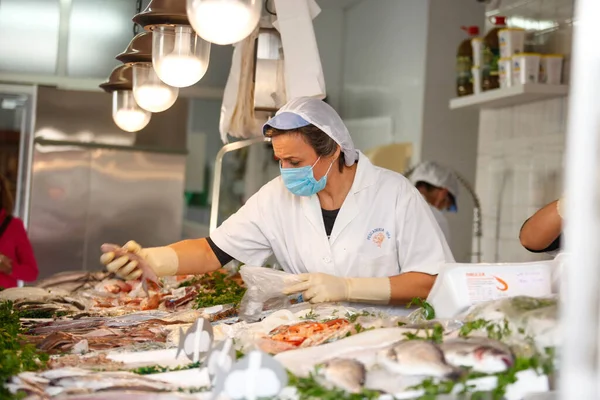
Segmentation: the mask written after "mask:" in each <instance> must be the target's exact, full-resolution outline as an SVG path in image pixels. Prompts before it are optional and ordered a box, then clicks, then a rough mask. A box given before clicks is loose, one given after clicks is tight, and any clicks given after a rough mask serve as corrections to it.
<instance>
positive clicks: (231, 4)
mask: <svg viewBox="0 0 600 400" xmlns="http://www.w3.org/2000/svg"><path fill="white" fill-rule="evenodd" d="M261 10H262V0H187V15H188V19H189V20H190V24H191V25H192V27H193V28H194V30H195V31H196V33H198V35H199V36H200V37H201V38H203V39H204V40H208V41H209V42H212V43H216V44H221V45H223V44H233V43H237V42H239V41H241V40H242V39H244V38H245V37H247V36H248V35H250V34H251V33H252V31H253V30H254V29H255V28H256V26H257V25H258V21H259V19H260V13H261Z"/></svg>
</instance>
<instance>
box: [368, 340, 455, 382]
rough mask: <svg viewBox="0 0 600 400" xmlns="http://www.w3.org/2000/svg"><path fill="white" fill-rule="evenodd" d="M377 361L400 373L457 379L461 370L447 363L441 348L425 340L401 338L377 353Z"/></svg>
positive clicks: (391, 370) (386, 367) (393, 371)
mask: <svg viewBox="0 0 600 400" xmlns="http://www.w3.org/2000/svg"><path fill="white" fill-rule="evenodd" d="M377 361H378V363H379V364H380V365H381V366H383V367H384V368H385V369H387V370H388V371H389V372H392V373H396V374H400V375H418V376H431V377H436V378H447V379H457V378H458V377H460V375H461V370H460V369H459V368H456V367H454V366H452V365H449V364H448V363H447V362H446V359H445V358H444V353H443V352H442V350H441V349H440V348H439V347H438V346H437V345H436V344H435V343H432V342H428V341H425V340H403V341H401V342H398V343H396V344H394V345H392V346H391V347H389V348H387V349H384V350H381V351H380V352H379V353H378V354H377Z"/></svg>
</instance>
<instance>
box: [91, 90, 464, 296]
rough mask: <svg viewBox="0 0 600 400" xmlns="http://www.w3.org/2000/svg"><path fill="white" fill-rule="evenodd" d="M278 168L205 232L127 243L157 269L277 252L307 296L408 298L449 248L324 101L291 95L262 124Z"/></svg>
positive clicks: (115, 265)
mask: <svg viewBox="0 0 600 400" xmlns="http://www.w3.org/2000/svg"><path fill="white" fill-rule="evenodd" d="M263 134H264V135H265V136H267V137H270V138H271V140H272V142H271V143H272V144H273V149H274V153H275V156H276V157H277V158H278V159H279V160H280V171H281V176H279V177H277V178H275V179H274V180H272V181H271V182H269V183H267V184H266V185H265V186H263V187H262V188H261V189H260V190H259V191H258V192H257V193H256V194H255V195H254V196H252V197H251V198H250V199H249V200H248V201H247V202H246V204H244V206H243V207H242V208H240V210H239V211H238V212H237V213H235V214H234V215H232V216H231V217H229V219H227V220H226V221H225V222H223V224H222V225H221V226H219V227H218V228H217V229H216V230H215V231H214V232H212V233H211V235H210V237H208V238H203V239H196V240H186V241H182V242H178V243H175V244H171V245H169V246H165V247H155V248H141V246H140V245H138V244H137V243H135V242H129V243H127V244H126V245H125V246H124V248H125V249H127V250H129V251H130V252H133V253H137V254H138V255H141V256H142V257H143V258H145V260H146V261H147V262H148V264H149V265H150V266H151V268H152V269H153V270H154V271H155V272H156V273H157V275H158V276H167V275H188V274H203V273H207V272H211V271H215V270H217V269H218V268H220V267H221V266H223V265H225V264H227V263H228V262H229V261H231V260H232V259H236V260H238V261H241V262H243V263H245V264H248V265H255V266H261V265H264V263H265V260H266V259H267V258H268V257H269V256H270V255H271V254H274V255H275V257H276V258H277V260H278V262H279V263H280V265H281V267H282V268H283V270H284V271H286V272H288V273H291V274H299V278H300V279H299V283H295V284H290V285H289V286H287V287H283V288H282V292H283V293H285V294H296V293H302V296H303V298H304V300H306V301H310V302H311V303H321V302H335V301H350V302H358V303H370V304H380V305H383V304H406V303H408V302H410V301H411V300H412V299H413V298H414V297H420V298H427V296H428V295H429V291H430V290H431V287H432V286H433V284H434V282H435V278H436V276H437V274H438V272H439V270H440V267H441V266H442V264H444V263H449V262H453V257H452V253H451V252H450V249H449V247H448V245H447V243H446V240H445V239H444V237H443V233H442V231H441V230H440V229H439V227H438V226H437V224H436V222H435V219H434V218H433V216H432V215H431V212H429V210H428V207H427V204H426V203H425V201H424V200H423V198H422V196H420V195H419V192H418V191H417V190H416V189H415V188H414V187H413V186H412V185H411V184H410V182H409V181H408V180H407V179H405V178H404V177H403V176H402V175H400V174H398V173H396V172H393V171H389V170H385V169H383V168H379V167H375V166H374V165H373V164H371V162H370V161H369V159H368V158H367V157H366V156H365V155H364V154H362V153H360V152H359V151H357V150H356V149H355V148H354V143H353V142H352V138H351V137H350V134H349V133H348V129H347V128H346V126H345V125H344V123H343V122H342V119H341V118H340V116H339V115H338V114H337V113H336V112H335V110H334V109H333V108H332V107H331V106H329V105H328V104H326V103H325V102H323V101H321V100H318V99H315V98H308V97H301V98H297V99H293V100H291V101H290V102H288V103H287V104H286V105H285V106H283V107H282V108H281V109H280V110H279V111H278V112H277V114H276V115H275V117H273V118H272V119H270V120H269V121H268V122H267V123H266V124H265V125H264V126H263ZM101 262H102V263H103V264H105V265H106V266H107V269H108V270H109V271H111V272H115V273H117V274H118V275H120V276H122V277H126V278H127V279H136V278H138V277H139V276H140V275H141V271H140V269H139V268H138V265H137V262H136V261H132V259H131V257H130V256H129V255H125V256H122V257H119V258H117V259H115V254H114V253H112V252H107V253H105V254H103V255H102V257H101Z"/></svg>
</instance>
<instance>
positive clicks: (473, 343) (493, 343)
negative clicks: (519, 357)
mask: <svg viewBox="0 0 600 400" xmlns="http://www.w3.org/2000/svg"><path fill="white" fill-rule="evenodd" d="M440 348H441V349H442V351H443V352H444V356H445V357H446V361H447V362H448V363H449V364H451V365H454V366H457V367H470V368H472V369H473V370H474V371H476V372H483V373H488V374H493V373H497V372H503V371H506V370H507V369H508V368H510V367H511V366H512V365H513V364H514V362H515V358H514V355H513V353H512V351H511V350H510V348H509V347H508V346H507V345H505V344H504V343H502V342H499V341H497V340H492V339H488V338H484V337H481V338H480V337H471V338H456V339H450V340H447V341H445V342H444V343H442V344H441V345H440Z"/></svg>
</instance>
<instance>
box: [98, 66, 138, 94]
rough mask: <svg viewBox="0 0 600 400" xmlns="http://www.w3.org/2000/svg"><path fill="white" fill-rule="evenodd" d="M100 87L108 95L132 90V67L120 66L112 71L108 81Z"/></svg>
mask: <svg viewBox="0 0 600 400" xmlns="http://www.w3.org/2000/svg"><path fill="white" fill-rule="evenodd" d="M99 86H100V88H101V89H102V90H104V91H105V92H107V93H112V92H114V91H117V90H132V89H133V72H132V67H131V65H119V66H118V67H116V68H115V69H113V70H112V72H111V73H110V76H109V78H108V80H107V81H106V82H104V83H102V84H100V85H99Z"/></svg>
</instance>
